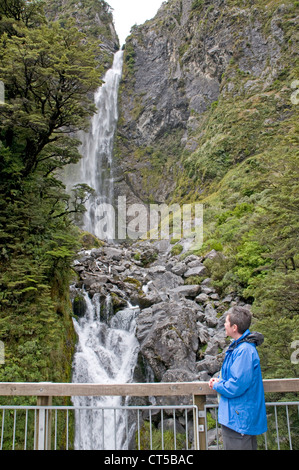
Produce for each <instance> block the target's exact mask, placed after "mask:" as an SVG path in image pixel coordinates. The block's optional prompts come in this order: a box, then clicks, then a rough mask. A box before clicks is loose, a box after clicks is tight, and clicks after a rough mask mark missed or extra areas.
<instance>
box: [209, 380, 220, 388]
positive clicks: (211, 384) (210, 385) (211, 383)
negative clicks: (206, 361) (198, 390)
mask: <svg viewBox="0 0 299 470" xmlns="http://www.w3.org/2000/svg"><path fill="white" fill-rule="evenodd" d="M215 382H219V379H217V378H213V379H210V381H209V387H210V388H211V389H213V386H214V383H215Z"/></svg>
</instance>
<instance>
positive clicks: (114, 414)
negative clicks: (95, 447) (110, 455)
mask: <svg viewBox="0 0 299 470" xmlns="http://www.w3.org/2000/svg"><path fill="white" fill-rule="evenodd" d="M113 418H114V450H117V449H116V447H117V445H116V409H115V408H114V412H113Z"/></svg>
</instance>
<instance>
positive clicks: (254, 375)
mask: <svg viewBox="0 0 299 470" xmlns="http://www.w3.org/2000/svg"><path fill="white" fill-rule="evenodd" d="M250 324H251V313H250V312H249V310H247V309H246V308H244V307H237V306H235V307H232V308H231V309H230V310H229V311H228V312H227V316H226V320H225V324H224V327H225V331H226V334H227V336H230V337H231V338H233V340H234V341H233V342H232V344H231V345H230V346H229V348H228V350H227V351H226V354H225V358H224V362H223V365H222V368H221V374H220V377H219V378H212V379H211V380H210V382H209V386H210V388H212V389H214V390H216V391H217V393H218V394H220V402H219V410H218V419H219V423H220V424H221V425H222V436H223V445H224V449H225V450H256V449H257V441H256V436H257V435H258V434H263V433H264V432H266V431H267V417H266V406H265V396H264V387H263V380H262V373H261V368H260V359H259V355H258V352H257V350H256V346H259V345H260V344H262V342H263V341H264V338H263V335H261V334H260V333H250V331H249V327H250Z"/></svg>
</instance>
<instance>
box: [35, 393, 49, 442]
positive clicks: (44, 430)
mask: <svg viewBox="0 0 299 470" xmlns="http://www.w3.org/2000/svg"><path fill="white" fill-rule="evenodd" d="M37 406H40V407H41V408H40V410H38V412H37V432H36V442H35V448H36V449H37V450H51V418H52V411H51V410H48V409H42V407H43V406H52V397H43V396H42V397H37Z"/></svg>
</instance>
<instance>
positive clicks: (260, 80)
mask: <svg viewBox="0 0 299 470" xmlns="http://www.w3.org/2000/svg"><path fill="white" fill-rule="evenodd" d="M295 24H296V8H295V6H294V3H293V2H286V3H282V2H260V1H252V2H242V1H233V0H169V1H168V2H167V3H166V2H165V3H164V4H163V6H162V7H161V9H160V10H159V12H158V13H157V15H156V17H155V18H154V19H153V20H151V21H148V22H146V23H145V24H144V25H142V26H138V27H135V28H134V30H133V31H132V34H131V36H130V37H129V38H128V40H127V43H126V46H125V56H124V62H125V63H124V79H123V84H122V87H121V93H120V111H121V118H120V122H119V131H118V139H117V148H116V154H117V155H116V156H117V158H118V162H119V167H118V170H119V184H118V188H117V190H118V194H126V195H127V198H128V200H130V201H132V202H133V201H140V200H142V201H144V202H153V201H155V202H164V201H170V200H173V199H176V200H181V199H182V198H184V197H185V198H186V197H187V198H188V197H189V198H191V199H194V198H196V197H198V195H200V194H201V193H202V192H203V191H204V189H205V188H206V187H207V185H208V184H209V182H210V181H211V180H213V179H214V178H215V177H216V178H218V179H219V177H222V176H223V175H224V174H225V172H226V171H227V170H228V169H229V168H230V167H232V166H234V165H236V164H238V163H240V162H241V161H243V160H244V159H245V158H247V157H248V156H249V155H252V154H254V153H255V152H256V151H257V148H259V150H260V148H261V146H262V145H263V137H262V136H261V135H260V121H259V120H258V122H255V121H254V120H255V119H256V117H257V116H256V114H255V113H256V111H255V106H254V103H253V96H261V95H262V96H264V98H263V99H265V97H266V94H267V93H272V91H273V89H275V85H276V83H277V80H278V81H279V80H280V78H281V75H282V74H284V73H285V72H286V68H289V66H290V62H289V61H290V57H291V56H292V54H293V53H295V42H294V41H293V38H294V37H293V33H292V31H293V27H294V26H295ZM240 100H242V101H243V104H244V102H247V100H248V101H249V102H248V104H247V105H245V106H244V108H245V109H246V108H247V109H248V112H247V114H246V115H245V117H246V120H247V121H250V125H249V126H243V132H242V130H241V129H240V128H239V130H238V131H235V130H234V128H235V126H236V125H238V127H240V125H241V123H240V113H241V112H242V113H244V108H242V107H241V106H240V105H239V101H240ZM250 100H251V101H250ZM277 101H278V102H279V98H277ZM241 108H242V109H241ZM227 110H229V113H230V114H231V115H232V119H231V120H230V126H229V127H228V126H226V125H225V124H226V123H225V121H226V120H227V117H225V115H227V114H228V112H227ZM224 111H225V113H224ZM217 112H218V114H220V112H222V115H217ZM245 113H246V112H245ZM263 118H264V119H263V121H264V120H265V119H267V118H268V119H272V120H273V118H274V120H275V117H273V110H270V109H266V107H265V109H264V115H263ZM227 124H228V123H227ZM255 127H256V128H255ZM248 132H250V133H251V136H249V135H248ZM257 134H258V140H259V139H260V142H257ZM258 144H259V145H258Z"/></svg>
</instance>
